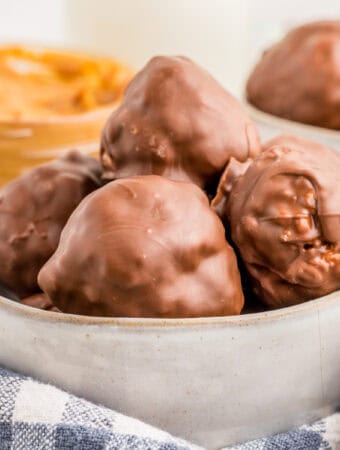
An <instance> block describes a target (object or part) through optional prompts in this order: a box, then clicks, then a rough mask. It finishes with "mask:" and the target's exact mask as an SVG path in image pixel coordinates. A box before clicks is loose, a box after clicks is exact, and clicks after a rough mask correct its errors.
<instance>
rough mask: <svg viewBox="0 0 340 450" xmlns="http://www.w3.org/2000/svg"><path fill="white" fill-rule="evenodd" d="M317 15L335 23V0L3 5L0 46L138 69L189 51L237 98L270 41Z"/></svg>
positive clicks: (3, 1) (86, 0)
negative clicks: (91, 57)
mask: <svg viewBox="0 0 340 450" xmlns="http://www.w3.org/2000/svg"><path fill="white" fill-rule="evenodd" d="M320 18H328V19H334V18H340V1H339V0H323V1H320V0H275V1H269V0H171V1H168V0H0V42H15V43H37V44H39V45H40V44H43V45H50V46H61V47H68V48H75V49H83V50H89V51H91V52H98V53H102V54H108V55H112V56H116V57H118V58H120V59H122V60H125V61H126V62H128V63H130V64H131V65H133V66H134V67H136V68H139V67H141V66H142V65H143V64H144V63H145V62H146V61H147V60H148V59H149V58H150V57H151V56H152V55H154V54H160V53H166V54H186V55H187V56H190V57H192V58H193V59H195V60H196V61H197V62H199V63H200V64H202V65H204V66H205V67H206V68H207V69H209V70H210V71H211V72H212V73H213V74H214V75H215V76H216V77H217V78H218V79H219V80H220V81H221V82H222V83H223V84H224V85H225V86H226V87H228V88H229V89H231V90H232V91H233V92H234V93H235V94H236V95H238V96H240V95H241V94H242V89H243V84H244V79H245V77H246V74H247V73H248V71H249V68H250V67H251V65H252V64H253V62H254V60H255V59H256V58H257V57H258V55H259V53H260V52H261V51H262V50H263V49H264V48H265V47H266V46H267V45H268V44H269V43H270V42H273V41H275V40H276V39H278V38H279V37H280V36H281V35H282V34H283V33H284V32H285V31H286V30H287V29H288V28H290V27H291V26H294V25H296V24H299V23H301V22H304V21H308V20H314V19H320Z"/></svg>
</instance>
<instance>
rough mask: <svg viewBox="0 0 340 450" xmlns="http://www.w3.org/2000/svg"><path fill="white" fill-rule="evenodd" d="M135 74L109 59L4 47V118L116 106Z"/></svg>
mask: <svg viewBox="0 0 340 450" xmlns="http://www.w3.org/2000/svg"><path fill="white" fill-rule="evenodd" d="M130 74H131V72H130V71H129V69H127V68H126V67H125V66H123V65H122V64H120V63H118V62H115V61H114V60H111V59H108V58H97V57H92V56H85V55H82V54H78V53H70V52H60V51H46V50H43V49H41V50H39V49H28V48H22V47H2V48H0V120H2V121H3V120H6V121H11V120H12V121H34V120H42V119H46V118H52V117H56V116H57V117H58V116H69V115H78V114H82V113H86V112H89V111H92V110H95V109H98V108H103V107H107V106H110V105H111V104H114V103H115V102H116V101H117V100H119V98H120V97H121V95H122V93H123V91H124V89H125V86H126V85H127V83H128V81H129V79H130Z"/></svg>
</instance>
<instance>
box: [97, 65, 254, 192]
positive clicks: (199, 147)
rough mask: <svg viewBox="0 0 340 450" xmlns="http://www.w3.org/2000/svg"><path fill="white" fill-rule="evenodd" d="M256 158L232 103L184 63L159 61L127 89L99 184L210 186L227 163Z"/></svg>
mask: <svg viewBox="0 0 340 450" xmlns="http://www.w3.org/2000/svg"><path fill="white" fill-rule="evenodd" d="M259 150H260V144H259V138H258V134H257V130H256V128H255V125H254V124H253V123H252V121H251V120H250V119H249V118H248V116H247V115H246V113H245V112H244V110H243V108H242V106H241V105H240V104H239V102H238V101H237V100H236V99H235V98H234V97H233V96H232V95H231V94H229V93H228V92H227V91H225V89H224V88H223V87H222V86H221V85H220V84H219V83H218V82H217V81H216V80H215V79H214V78H212V77H211V76H210V75H209V74H208V73H207V72H205V71H204V70H203V69H201V68H200V67H199V66H197V65H196V64H195V63H193V62H192V61H191V60H189V59H188V58H185V57H165V56H158V57H155V58H153V59H151V61H150V62H149V63H148V64H147V65H146V66H145V68H144V69H143V70H142V71H140V72H139V73H138V74H137V75H136V77H135V78H134V79H133V81H132V82H131V83H130V85H129V86H128V88H127V90H126V93H125V97H124V99H123V101H122V103H121V105H120V107H119V108H118V109H116V110H115V111H114V112H113V113H112V115H111V117H110V118H109V119H108V121H107V123H106V125H105V127H104V130H103V133H102V140H101V160H102V164H103V167H104V176H105V177H106V178H108V179H117V178H123V177H129V176H134V175H149V174H156V175H162V176H165V177H167V178H170V179H173V180H182V181H192V182H194V183H196V184H197V185H198V186H200V187H202V188H207V186H210V185H212V184H214V182H216V181H217V178H219V176H220V174H221V173H222V171H223V169H224V167H225V165H226V164H227V163H228V161H229V159H230V157H234V158H235V159H237V160H239V161H245V160H246V159H247V158H249V157H253V156H255V155H256V154H257V153H258V151H259Z"/></svg>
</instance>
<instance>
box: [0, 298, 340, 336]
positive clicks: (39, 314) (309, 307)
mask: <svg viewBox="0 0 340 450" xmlns="http://www.w3.org/2000/svg"><path fill="white" fill-rule="evenodd" d="M334 302H340V290H338V291H335V292H332V293H331V294H328V295H326V296H324V297H320V298H317V299H314V300H309V301H306V302H304V303H300V304H299V305H295V306H288V307H286V308H280V309H276V310H271V311H264V312H258V313H249V314H244V315H238V316H220V317H198V318H178V319H162V318H132V317H95V316H83V315H77V314H65V313H60V312H53V311H44V310H40V309H37V308H33V307H31V306H27V305H22V304H20V303H18V302H16V301H13V300H10V299H8V298H5V297H3V296H0V310H6V311H8V312H10V313H14V314H18V315H19V316H24V317H28V318H31V319H35V320H39V321H44V322H50V323H51V322H54V323H62V324H75V325H96V326H98V325H104V326H106V325H107V326H115V327H118V328H141V327H143V328H160V327H161V328H174V327H176V328H180V327H182V328H187V327H194V326H197V325H204V326H206V325H210V326H215V325H219V326H221V325H225V326H227V325H229V326H244V325H245V326H249V325H256V324H258V323H259V322H268V321H275V320H279V319H286V318H289V317H294V316H299V315H301V314H306V313H312V312H313V311H319V310H321V309H323V308H327V307H329V306H332V304H333V303H334Z"/></svg>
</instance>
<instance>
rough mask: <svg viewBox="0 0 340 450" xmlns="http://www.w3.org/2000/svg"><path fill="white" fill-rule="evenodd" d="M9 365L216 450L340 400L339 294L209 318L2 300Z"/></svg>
mask: <svg viewBox="0 0 340 450" xmlns="http://www.w3.org/2000/svg"><path fill="white" fill-rule="evenodd" d="M0 323H1V327H0V365H1V366H6V367H9V368H11V369H14V370H17V371H19V372H22V373H25V374H28V375H31V376H33V377H36V378H38V379H40V380H42V381H45V382H50V383H53V384H55V385H57V386H59V387H61V388H64V389H66V390H68V391H70V392H72V393H74V394H76V395H79V396H82V397H85V398H87V399H89V400H93V401H95V402H98V403H101V404H104V405H106V406H108V407H111V408H114V409H116V410H118V411H121V412H123V413H125V414H128V415H132V416H135V417H137V418H139V419H142V420H145V421H146V422H148V423H151V424H153V425H156V426H159V427H161V428H163V429H165V430H167V431H169V432H171V433H173V434H175V435H178V436H182V437H184V438H187V439H189V440H191V441H193V442H196V443H198V444H200V445H203V446H204V447H206V448H209V449H217V448H221V447H222V446H227V445H232V444H235V443H238V442H242V441H246V440H249V439H254V438H258V437H260V436H265V435H269V434H272V433H276V432H280V431H284V430H287V429H290V428H291V427H293V426H297V425H300V424H302V423H305V422H306V421H307V422H308V421H313V420H315V419H317V418H319V417H322V416H324V415H326V414H329V413H331V412H332V411H334V410H335V408H336V407H337V406H338V405H339V404H340V383H339V380H340V357H339V343H340V326H339V323H340V291H338V292H335V293H333V294H331V295H329V296H327V297H324V298H321V299H318V300H313V301H310V302H307V303H304V304H301V305H299V306H295V307H290V308H286V309H281V310H276V311H270V312H263V313H258V314H249V315H243V316H234V317H218V318H202V319H167V320H162V319H126V318H125V319H124V318H121V319H120V318H112V319H111V318H93V317H85V316H71V315H66V314H59V313H51V312H46V311H40V310H37V309H33V308H30V307H26V306H22V305H20V304H17V303H15V302H12V301H10V300H7V299H5V298H3V297H0Z"/></svg>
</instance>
